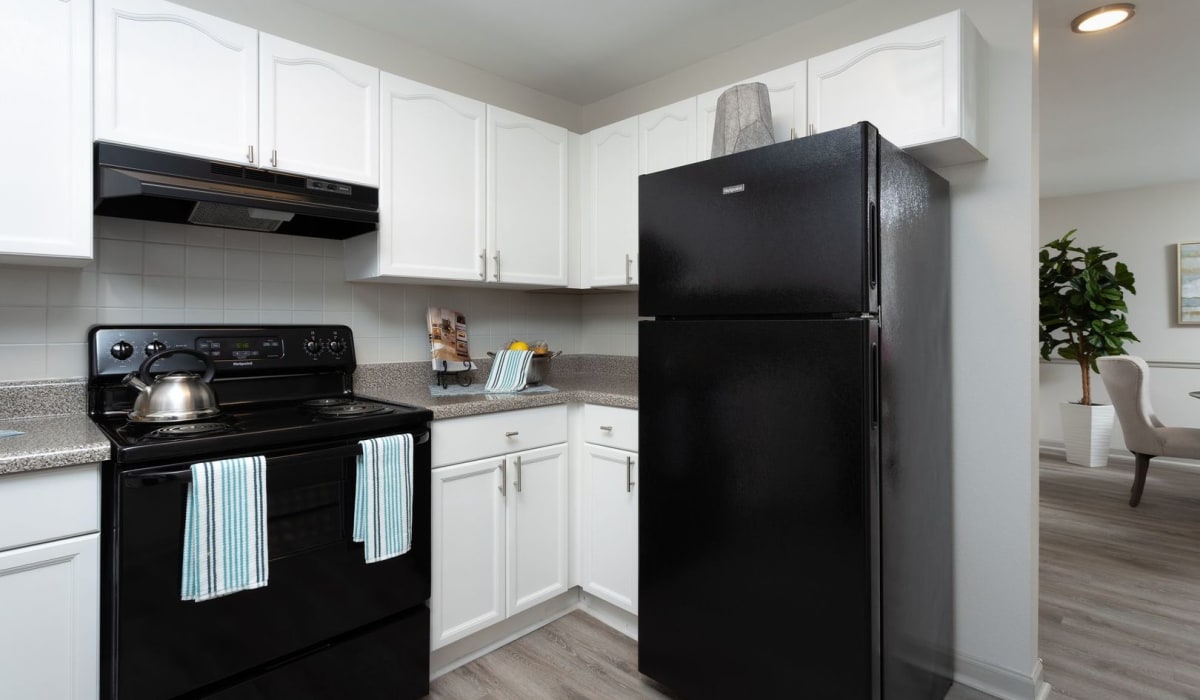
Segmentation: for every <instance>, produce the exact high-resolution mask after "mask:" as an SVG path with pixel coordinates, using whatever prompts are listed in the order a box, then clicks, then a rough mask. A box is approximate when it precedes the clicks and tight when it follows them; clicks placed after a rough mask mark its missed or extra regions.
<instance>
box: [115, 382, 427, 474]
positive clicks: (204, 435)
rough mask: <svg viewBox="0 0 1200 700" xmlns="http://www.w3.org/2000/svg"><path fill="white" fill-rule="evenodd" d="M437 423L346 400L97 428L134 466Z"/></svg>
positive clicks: (415, 410) (247, 407)
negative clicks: (202, 417) (177, 421)
mask: <svg viewBox="0 0 1200 700" xmlns="http://www.w3.org/2000/svg"><path fill="white" fill-rule="evenodd" d="M432 418H433V414H432V412H431V411H429V409H426V408H420V407H417V406H409V405H406V404H393V403H385V402H382V401H375V400H372V399H364V398H360V397H356V396H345V395H343V396H330V397H323V398H316V399H307V400H303V401H284V402H261V403H253V404H244V405H238V406H233V407H228V408H225V410H223V411H222V413H221V414H220V415H217V416H213V417H209V418H204V419H200V420H195V421H187V422H180V423H138V422H133V421H130V420H128V419H127V418H126V417H125V415H124V414H121V413H114V414H110V415H106V416H101V417H98V418H96V423H97V425H98V426H99V427H100V429H101V430H102V431H103V432H104V434H105V435H107V436H108V438H109V439H110V440H111V441H112V443H113V459H114V460H115V461H117V462H119V463H122V464H131V463H143V462H149V461H154V462H168V461H173V460H176V459H179V460H184V459H187V460H191V461H199V460H203V459H210V458H218V457H220V456H224V455H229V454H233V453H241V454H261V453H265V452H269V451H271V450H275V449H281V448H294V447H296V446H298V445H305V444H311V443H318V442H327V441H334V440H347V441H349V440H361V439H364V438H368V437H380V436H383V435H391V434H395V433H400V432H410V431H423V430H425V429H426V428H427V426H428V424H429V421H430V420H432Z"/></svg>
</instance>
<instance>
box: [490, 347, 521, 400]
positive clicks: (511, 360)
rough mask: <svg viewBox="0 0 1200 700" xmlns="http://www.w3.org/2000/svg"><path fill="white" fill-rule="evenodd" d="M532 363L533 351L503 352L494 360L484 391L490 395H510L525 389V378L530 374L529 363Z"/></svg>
mask: <svg viewBox="0 0 1200 700" xmlns="http://www.w3.org/2000/svg"><path fill="white" fill-rule="evenodd" d="M532 361H533V351H532V350H501V351H500V352H498V353H496V356H495V357H494V358H492V371H491V372H489V373H488V378H487V383H486V384H484V385H483V390H484V391H485V392H490V393H508V392H513V391H520V390H522V389H524V388H525V383H526V380H525V377H526V375H528V374H529V363H530V362H532Z"/></svg>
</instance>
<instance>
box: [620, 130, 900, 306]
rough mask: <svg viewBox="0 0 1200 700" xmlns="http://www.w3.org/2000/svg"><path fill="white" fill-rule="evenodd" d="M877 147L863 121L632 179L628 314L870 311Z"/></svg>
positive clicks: (875, 280) (875, 275)
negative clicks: (634, 248) (635, 271)
mask: <svg viewBox="0 0 1200 700" xmlns="http://www.w3.org/2000/svg"><path fill="white" fill-rule="evenodd" d="M877 141H878V136H877V134H876V132H875V129H874V127H872V126H871V125H870V124H867V123H865V122H864V123H861V124H857V125H854V126H851V127H847V128H845V129H838V130H836V131H830V132H827V133H823V134H817V135H814V136H809V137H806V138H802V139H794V140H792V141H787V142H783V143H778V144H775V145H773V146H766V147H764V148H757V149H754V150H751V151H744V152H742V153H737V154H734V155H730V156H725V157H723V158H714V159H712V160H707V161H703V162H700V163H695V164H692V165H687V166H684V167H681V168H674V169H672V170H665V171H662V172H658V173H653V174H650V175H643V176H642V177H641V178H640V179H639V195H638V197H639V199H638V207H639V209H638V212H639V236H640V242H639V255H640V259H639V271H640V288H639V306H638V312H639V313H640V314H641V315H642V316H675V317H689V316H708V317H713V316H733V315H738V316H745V315H753V316H782V315H807V314H820V315H829V314H839V313H840V314H847V315H848V314H854V315H857V314H859V313H862V312H873V311H874V310H875V309H876V307H877V292H878V278H879V272H878V264H877V263H876V260H877V254H876V253H877V250H878V247H879V246H878V225H877V220H878V214H877V189H878V188H877V180H878V177H877V167H876V161H877Z"/></svg>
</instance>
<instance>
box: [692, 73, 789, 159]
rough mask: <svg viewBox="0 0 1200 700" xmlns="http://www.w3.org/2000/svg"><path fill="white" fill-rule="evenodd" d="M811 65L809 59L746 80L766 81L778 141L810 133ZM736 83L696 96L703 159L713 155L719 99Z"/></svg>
mask: <svg viewBox="0 0 1200 700" xmlns="http://www.w3.org/2000/svg"><path fill="white" fill-rule="evenodd" d="M807 76H808V66H807V63H806V62H805V61H800V62H799V63H793V64H792V65H790V66H784V67H783V68H777V69H776V70H773V71H770V72H768V73H763V74H762V75H758V76H755V77H753V78H747V79H746V80H743V81H741V82H742V83H763V84H764V85H766V86H767V92H768V93H769V95H770V100H771V123H772V125H773V126H774V130H773V131H774V135H775V143H779V142H781V141H787V140H788V139H793V138H796V137H798V136H804V135H805V134H806V133H807V129H808V122H807V113H808V108H807V104H808V91H807V89H806V84H807ZM730 87H732V86H731V85H726V86H725V87H722V88H717V89H716V90H710V91H709V92H706V93H704V94H702V95H700V96H699V97H698V98H696V110H697V113H698V115H699V126H700V128H699V129H698V134H699V139H700V140H699V141H698V142H697V144H696V153H697V156H698V159H699V160H707V159H709V158H711V157H712V142H713V130H714V129H715V127H716V121H717V100H718V99H719V98H720V97H721V93H723V92H725V91H726V90H727V89H729V88H730Z"/></svg>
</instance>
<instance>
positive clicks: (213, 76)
mask: <svg viewBox="0 0 1200 700" xmlns="http://www.w3.org/2000/svg"><path fill="white" fill-rule="evenodd" d="M95 71H96V138H97V139H99V140H102V141H117V142H120V143H128V144H133V145H135V146H145V147H147V148H158V149H162V150H166V151H175V152H178V153H187V154H190V155H195V156H201V157H204V158H213V159H216V160H225V161H231V162H240V163H246V162H250V163H257V162H258V160H259V153H258V152H257V149H256V148H255V144H257V143H258V32H256V31H255V30H253V29H251V28H249V27H244V26H242V25H240V24H234V23H233V22H228V21H226V20H223V19H219V18H217V17H212V16H210V15H206V14H203V13H201V12H196V11H195V10H191V9H188V8H186V7H181V6H178V5H173V4H171V3H168V2H162V1H161V0H96V69H95Z"/></svg>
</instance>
